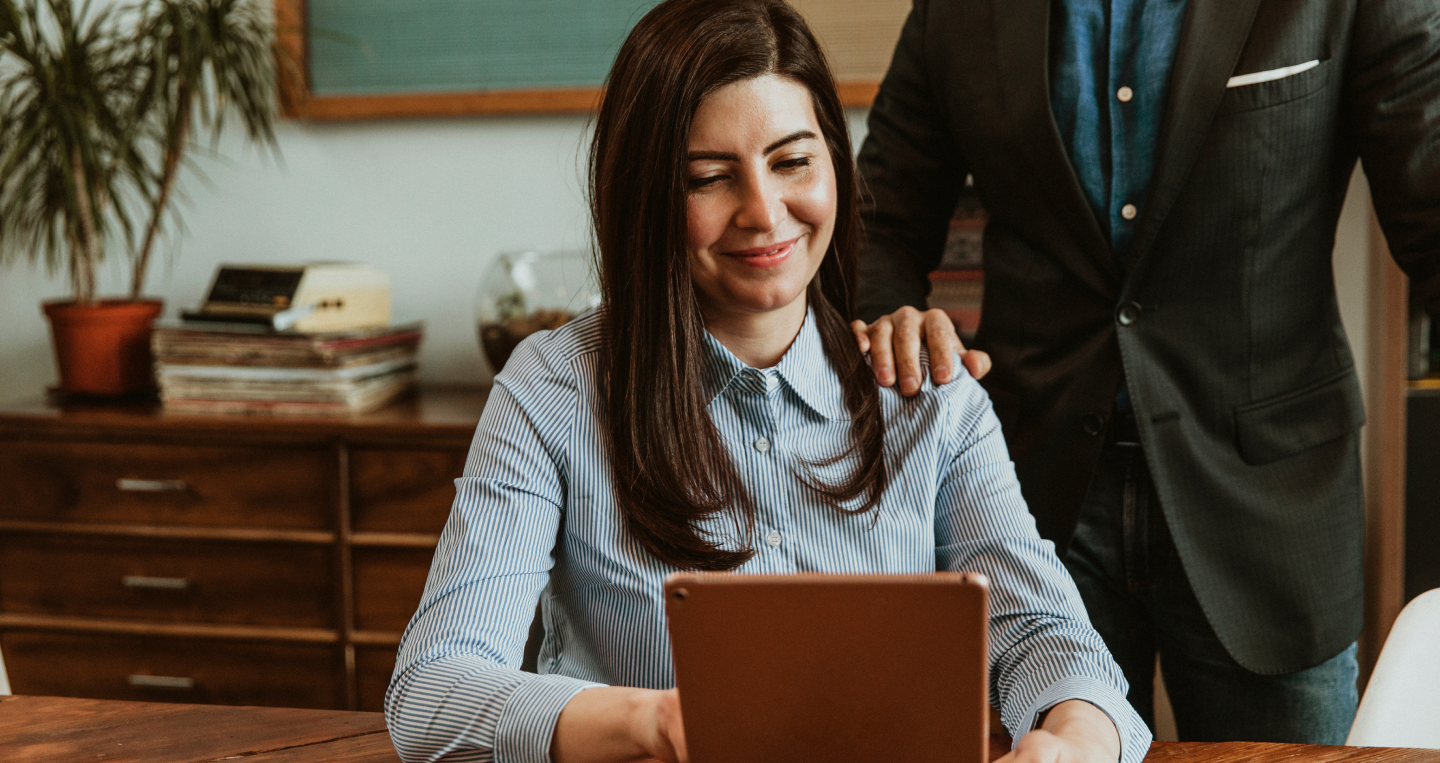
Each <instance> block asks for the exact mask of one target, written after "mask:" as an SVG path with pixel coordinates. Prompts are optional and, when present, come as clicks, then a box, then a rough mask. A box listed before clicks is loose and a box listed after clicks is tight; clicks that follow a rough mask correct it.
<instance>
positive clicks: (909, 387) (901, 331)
mask: <svg viewBox="0 0 1440 763" xmlns="http://www.w3.org/2000/svg"><path fill="white" fill-rule="evenodd" d="M850 328H851V329H853V330H854V331H855V340H856V341H857V342H859V343H860V351H861V352H868V353H870V364H871V366H872V368H873V369H874V371H875V379H876V381H878V382H880V384H881V386H885V387H889V386H890V385H892V384H894V383H895V379H896V370H897V367H898V370H899V379H900V394H902V395H905V396H906V397H909V396H910V395H913V394H915V393H916V392H919V391H920V384H921V382H922V381H923V380H922V379H921V378H920V342H921V340H922V338H923V340H924V342H925V344H926V345H927V346H929V348H930V378H931V379H933V380H934V381H935V383H936V384H945V383H946V382H948V381H950V380H951V379H953V378H955V368H954V367H953V365H952V361H951V358H953V357H954V356H955V355H956V354H959V356H960V362H961V363H963V364H964V366H965V370H966V371H968V372H969V373H970V375H971V376H973V377H975V378H976V379H979V378H981V377H983V376H985V374H987V373H990V355H989V354H988V353H984V352H981V351H980V350H967V349H965V345H964V344H961V342H960V337H959V335H957V334H956V333H955V324H954V323H952V322H951V321H950V316H948V315H946V314H945V311H943V310H939V309H931V310H926V311H925V312H923V313H922V312H920V311H919V310H916V309H915V308H913V307H909V306H906V307H902V308H900V309H899V310H896V311H895V312H893V313H891V314H890V315H887V316H884V317H883V318H880V319H878V320H876V321H875V322H874V323H871V324H870V325H868V326H867V325H865V321H855V322H853V323H851V324H850Z"/></svg>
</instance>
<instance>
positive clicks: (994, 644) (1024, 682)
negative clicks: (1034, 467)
mask: <svg viewBox="0 0 1440 763" xmlns="http://www.w3.org/2000/svg"><path fill="white" fill-rule="evenodd" d="M936 394H940V395H943V396H944V397H945V398H946V406H947V416H946V417H945V419H944V421H943V424H942V426H944V427H945V431H946V433H947V438H948V442H947V443H946V447H945V448H943V449H941V450H942V452H941V453H940V454H939V457H940V458H941V459H942V460H943V463H942V464H940V469H939V474H940V485H939V487H938V490H937V496H936V504H935V539H936V565H937V568H938V569H942V570H964V571H972V572H981V573H984V574H985V575H986V576H987V577H989V579H990V586H991V587H990V699H991V702H992V703H993V704H994V705H995V706H996V707H998V708H1000V713H1001V717H1002V718H1003V719H1004V721H1005V725H1006V727H1007V728H1009V729H1010V731H1011V734H1012V736H1014V737H1016V739H1017V746H1016V748H1015V749H1016V754H1017V755H1019V756H1020V760H1024V761H1031V762H1032V763H1033V761H1035V760H1037V758H1033V757H1031V756H1034V755H1041V756H1042V757H1041V758H1039V759H1040V760H1054V761H1060V760H1076V761H1080V760H1083V761H1086V763H1112V762H1113V761H1115V760H1116V759H1117V756H1118V757H1119V759H1121V760H1123V761H1125V763H1139V761H1140V760H1141V759H1142V758H1143V757H1144V754H1145V751H1146V750H1147V749H1148V747H1149V743H1150V732H1149V729H1148V728H1147V727H1146V726H1145V724H1144V722H1143V721H1141V720H1140V717H1139V716H1138V715H1137V714H1136V713H1135V711H1134V709H1133V708H1132V707H1130V704H1129V702H1128V701H1126V699H1125V694H1126V691H1127V690H1128V686H1127V684H1126V683H1125V678H1124V676H1123V674H1122V673H1121V672H1120V669H1119V667H1118V666H1116V665H1115V661H1114V660H1113V659H1112V658H1111V656H1110V653H1109V651H1108V650H1107V649H1106V648H1105V644H1104V642H1103V641H1102V640H1101V638H1100V635H1099V634H1098V633H1096V632H1095V630H1094V628H1092V627H1090V623H1089V620H1088V619H1087V618H1086V616H1085V607H1084V604H1083V603H1082V602H1081V601H1080V595H1079V592H1078V591H1076V590H1075V584H1074V582H1073V581H1071V579H1070V576H1069V573H1068V572H1066V570H1065V567H1064V565H1062V564H1061V563H1060V560H1059V558H1057V557H1056V555H1055V547H1054V544H1052V543H1050V542H1049V541H1047V540H1043V539H1041V538H1040V536H1039V534H1038V533H1037V532H1036V530H1035V521H1034V519H1033V518H1032V517H1031V516H1030V513H1029V510H1028V509H1027V508H1026V506H1025V501H1024V499H1023V498H1022V497H1021V495H1020V485H1019V482H1018V481H1017V480H1016V477H1015V468H1014V465H1013V464H1012V463H1011V461H1010V456H1009V452H1008V451H1007V450H1006V447H1005V440H1004V437H1003V436H1002V434H1001V432H1000V424H999V421H998V420H996V418H995V415H994V413H993V412H992V411H991V410H990V402H989V398H988V397H986V395H985V393H984V391H983V390H982V389H981V388H980V386H979V384H978V383H976V382H975V381H973V380H970V379H965V378H963V377H962V378H960V379H957V380H956V381H955V382H954V383H953V384H949V385H946V386H945V387H942V388H939V389H938V390H937V391H936ZM1070 700H1084V701H1083V702H1079V703H1071V702H1070ZM1062 707H1063V708H1065V709H1063V710H1061V708H1062ZM1047 711H1049V714H1048V715H1047V714H1046V713H1047ZM1056 711H1059V714H1058V715H1057V714H1056ZM1042 716H1043V717H1044V723H1043V724H1041V723H1037V718H1041V717H1042ZM1031 729H1039V730H1037V731H1031ZM1117 731H1118V742H1119V748H1118V749H1117V750H1115V752H1116V754H1111V749H1110V747H1109V746H1108V741H1107V740H1108V739H1109V735H1112V734H1115V733H1116V732H1117ZM1027 732H1028V733H1027ZM1032 736H1033V737H1034V739H1031V737H1032ZM1022 741H1023V742H1024V745H1023V748H1024V749H1023V750H1022V745H1021V744H1020V742H1022ZM1049 754H1055V755H1063V757H1058V758H1048V759H1047V758H1044V757H1043V756H1044V755H1049ZM1077 755H1079V756H1080V757H1076V756H1077Z"/></svg>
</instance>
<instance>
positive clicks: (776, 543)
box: [765, 530, 780, 548]
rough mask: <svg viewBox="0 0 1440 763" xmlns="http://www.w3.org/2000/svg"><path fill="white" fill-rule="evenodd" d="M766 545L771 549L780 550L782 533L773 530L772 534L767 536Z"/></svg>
mask: <svg viewBox="0 0 1440 763" xmlns="http://www.w3.org/2000/svg"><path fill="white" fill-rule="evenodd" d="M765 545H767V546H769V547H770V548H780V533H778V532H776V531H774V530H771V531H770V534H769V535H766V536H765Z"/></svg>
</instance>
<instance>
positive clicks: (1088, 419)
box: [1080, 413, 1105, 437]
mask: <svg viewBox="0 0 1440 763" xmlns="http://www.w3.org/2000/svg"><path fill="white" fill-rule="evenodd" d="M1080 429H1082V430H1083V431H1084V432H1085V434H1088V435H1090V436H1091V437H1099V436H1100V433H1101V432H1104V431H1105V417H1104V416H1101V415H1100V414H1098V413H1087V414H1085V415H1084V416H1082V417H1080Z"/></svg>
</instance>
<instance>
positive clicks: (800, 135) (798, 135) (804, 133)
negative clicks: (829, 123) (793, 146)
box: [765, 130, 816, 154]
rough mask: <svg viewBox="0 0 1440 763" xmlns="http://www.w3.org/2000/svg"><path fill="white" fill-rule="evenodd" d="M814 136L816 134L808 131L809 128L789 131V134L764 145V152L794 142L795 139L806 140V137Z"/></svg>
mask: <svg viewBox="0 0 1440 763" xmlns="http://www.w3.org/2000/svg"><path fill="white" fill-rule="evenodd" d="M814 137H816V136H815V133H813V132H810V131H809V130H799V131H797V132H792V133H790V134H789V135H786V136H785V137H783V138H781V139H780V140H777V141H775V142H774V143H771V144H770V145H768V146H766V147H765V153H767V154H768V153H770V152H772V151H774V150H776V149H778V148H780V147H781V146H783V145H785V144H786V143H794V142H795V141H797V140H806V139H808V138H814Z"/></svg>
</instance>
